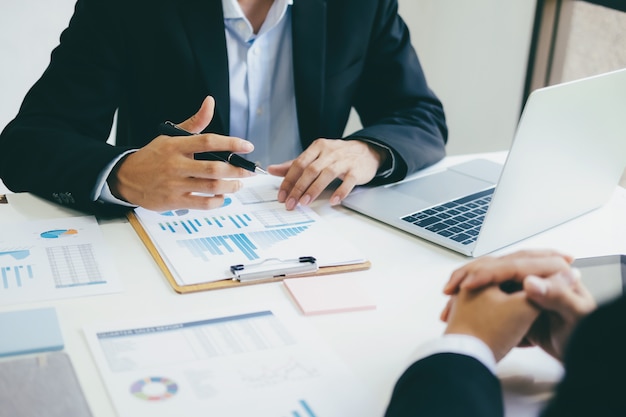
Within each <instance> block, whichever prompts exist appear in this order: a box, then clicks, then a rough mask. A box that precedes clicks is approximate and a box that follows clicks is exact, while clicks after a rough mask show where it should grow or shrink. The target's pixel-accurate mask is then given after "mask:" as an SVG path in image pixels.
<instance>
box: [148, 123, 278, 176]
mask: <svg viewBox="0 0 626 417" xmlns="http://www.w3.org/2000/svg"><path fill="white" fill-rule="evenodd" d="M159 133H160V134H162V135H168V136H193V135H195V134H196V133H191V132H187V131H186V130H185V129H182V128H181V127H179V126H177V125H175V124H174V123H172V122H164V123H161V124H160V125H159ZM203 155H204V156H205V157H206V158H203V159H207V160H213V161H222V162H226V163H228V164H231V165H234V166H236V167H239V168H243V169H245V170H247V171H250V172H254V173H257V174H265V175H267V171H265V170H264V169H263V168H261V167H260V166H258V165H257V164H255V163H254V162H252V161H248V160H247V159H245V158H244V157H243V156H240V155H237V154H236V153H233V152H230V151H212V152H204V153H203Z"/></svg>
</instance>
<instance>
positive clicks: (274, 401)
mask: <svg viewBox="0 0 626 417" xmlns="http://www.w3.org/2000/svg"><path fill="white" fill-rule="evenodd" d="M296 320H298V321H296ZM302 320H303V319H302V318H301V317H296V316H293V315H287V314H283V315H277V314H274V313H273V312H272V311H265V310H260V311H256V310H253V311H252V312H250V311H247V312H243V313H242V312H236V313H235V314H232V313H230V314H227V315H220V316H218V317H210V316H209V317H207V316H202V317H194V318H190V317H187V318H182V319H167V320H155V319H151V320H144V321H139V322H137V321H135V322H133V323H127V324H124V325H98V326H93V327H89V328H86V329H85V335H86V337H87V341H88V343H89V346H90V348H91V351H92V353H93V356H94V358H95V360H96V363H97V366H98V368H99V370H100V373H101V376H102V378H103V380H104V383H105V385H106V387H107V389H108V391H109V394H110V397H111V399H112V400H113V403H114V405H115V408H116V410H117V413H118V415H119V417H137V416H151V417H171V416H185V417H206V416H255V417H284V416H300V417H336V416H359V415H366V413H367V412H368V411H369V412H371V409H372V404H371V403H370V398H372V396H371V395H368V393H367V392H366V391H365V388H364V386H363V384H362V383H361V382H360V381H359V380H358V379H356V377H355V375H354V374H353V373H352V372H350V370H349V369H348V368H347V367H346V365H345V363H343V362H342V361H341V360H340V358H339V357H338V356H337V355H336V354H334V352H332V351H331V350H330V349H329V347H328V346H327V345H325V344H324V343H322V341H321V340H319V338H317V337H315V332H313V331H311V329H309V328H308V327H307V323H305V322H303V321H302Z"/></svg>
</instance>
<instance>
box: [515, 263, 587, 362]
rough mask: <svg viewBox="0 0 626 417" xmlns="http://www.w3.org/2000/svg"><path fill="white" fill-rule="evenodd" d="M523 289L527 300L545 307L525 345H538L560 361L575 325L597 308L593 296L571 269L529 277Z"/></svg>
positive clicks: (577, 274)
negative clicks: (543, 276)
mask: <svg viewBox="0 0 626 417" xmlns="http://www.w3.org/2000/svg"><path fill="white" fill-rule="evenodd" d="M524 292H525V293H526V297H527V298H528V300H530V301H531V302H532V303H533V304H535V305H536V306H538V307H540V308H541V309H542V310H543V311H542V312H541V315H540V316H539V318H538V319H537V320H536V321H535V323H533V325H532V327H531V329H530V331H529V332H528V334H527V336H526V337H525V340H524V344H527V345H536V346H539V347H541V348H542V349H543V350H545V351H546V352H548V353H549V354H550V355H552V356H553V357H554V358H556V359H559V360H561V359H562V358H563V349H564V348H565V346H566V344H567V342H568V340H569V338H570V336H571V334H572V331H573V330H574V327H576V325H577V324H578V322H579V321H580V319H581V318H583V317H584V316H586V315H587V314H589V313H590V312H591V311H593V310H594V309H595V308H596V302H595V300H594V299H593V296H592V295H591V293H590V292H589V291H588V290H587V289H586V288H585V287H584V286H583V285H582V282H581V280H580V272H578V271H577V270H571V271H568V272H562V273H558V274H555V275H553V276H551V277H548V278H539V277H535V276H530V277H527V278H526V279H525V280H524Z"/></svg>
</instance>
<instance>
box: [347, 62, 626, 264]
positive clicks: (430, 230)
mask: <svg viewBox="0 0 626 417" xmlns="http://www.w3.org/2000/svg"><path fill="white" fill-rule="evenodd" d="M486 130H487V131H488V129H486ZM625 166H626V69H623V70H619V71H614V72H610V73H606V74H602V75H598V76H594V77H589V78H584V79H581V80H576V81H572V82H568V83H563V84H559V85H554V86H550V87H546V88H541V89H538V90H535V91H534V92H533V93H532V94H531V95H530V96H529V98H528V100H527V102H526V106H525V107H524V111H523V113H522V117H521V119H520V122H519V125H518V127H517V131H516V134H515V138H514V140H513V144H512V146H511V149H510V151H509V153H508V156H507V159H506V162H505V164H504V166H502V165H500V164H496V163H494V162H490V161H487V160H482V159H476V160H471V161H469V162H466V163H463V164H460V165H456V166H453V167H450V168H448V169H445V170H442V171H439V172H436V173H432V174H428V175H425V176H419V175H417V176H415V177H414V178H410V179H408V180H405V181H403V182H399V183H396V184H391V185H386V186H381V187H375V188H361V189H360V190H355V192H353V193H352V194H350V195H349V196H348V197H347V198H346V199H345V200H344V201H343V205H344V206H346V207H348V208H350V209H353V210H355V211H358V212H360V213H362V214H365V215H367V216H370V217H372V218H374V219H377V220H379V221H382V222H384V223H387V224H389V225H391V226H394V227H397V228H399V229H402V230H404V231H406V232H409V233H412V234H414V235H416V236H419V237H421V238H424V239H427V240H429V241H432V242H434V243H437V244H439V245H441V246H445V247H447V248H450V249H453V250H455V251H457V252H460V253H462V254H465V255H469V256H480V255H483V254H486V253H489V252H492V251H494V250H497V249H500V248H502V247H504V246H507V245H510V244H512V243H514V242H517V241H520V240H522V239H524V238H527V237H529V236H531V235H534V234H537V233H539V232H542V231H544V230H546V229H549V228H551V227H554V226H556V225H558V224H561V223H563V222H566V221H568V220H570V219H572V218H574V217H577V216H580V215H582V214H584V213H587V212H589V211H591V210H593V209H596V208H598V207H599V206H601V205H603V204H604V203H605V202H606V201H607V200H608V198H609V197H610V195H611V194H612V192H613V191H614V189H615V186H616V184H617V182H618V181H619V178H620V176H621V174H622V172H623V171H624V167H625ZM496 185H497V186H496ZM581 238H583V239H584V237H581Z"/></svg>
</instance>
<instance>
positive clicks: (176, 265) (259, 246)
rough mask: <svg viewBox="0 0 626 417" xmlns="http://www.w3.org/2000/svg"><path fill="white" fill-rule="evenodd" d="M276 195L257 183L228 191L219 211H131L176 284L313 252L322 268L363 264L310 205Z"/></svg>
mask: <svg viewBox="0 0 626 417" xmlns="http://www.w3.org/2000/svg"><path fill="white" fill-rule="evenodd" d="M254 179H256V178H254ZM260 181H263V179H260ZM277 194H278V188H277V186H276V185H275V184H273V183H267V182H261V183H260V184H256V185H254V186H246V187H245V188H243V189H242V190H240V191H239V192H237V193H235V194H230V195H228V196H227V197H226V198H225V202H224V205H223V206H222V207H221V208H218V209H213V210H206V211H200V210H186V209H185V210H173V211H167V212H161V213H159V212H153V211H149V210H145V209H142V208H137V209H135V214H136V215H137V218H138V219H139V221H140V223H141V225H142V226H143V228H144V229H145V230H146V232H147V233H148V235H149V236H150V239H151V240H152V243H153V244H154V245H155V247H156V248H157V249H158V251H159V253H160V255H161V257H162V258H163V260H164V262H165V263H166V264H167V265H168V268H169V270H170V272H171V273H172V275H173V276H174V279H175V280H176V282H177V284H179V285H192V284H200V283H205V282H212V281H220V280H223V279H229V278H232V277H233V275H232V273H231V271H230V267H231V266H232V265H240V264H243V265H250V266H254V265H258V264H259V263H260V262H263V261H266V260H268V259H279V260H281V261H288V260H293V259H298V258H300V257H303V256H313V257H315V258H316V259H317V263H318V265H319V266H320V267H324V266H338V265H350V264H358V263H363V262H365V259H364V257H363V256H362V255H361V254H360V253H358V251H357V250H356V249H355V248H354V247H353V246H351V245H350V244H349V243H348V242H346V241H345V240H344V239H343V238H342V237H341V236H338V235H337V233H333V230H332V229H330V228H329V227H328V226H327V225H326V224H324V223H323V221H322V219H321V218H320V217H319V216H318V215H317V213H315V212H314V211H313V210H312V209H310V208H308V207H301V206H298V207H297V208H296V209H295V210H292V211H287V210H286V209H285V206H284V204H281V203H278V201H277V200H276V196H277Z"/></svg>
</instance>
